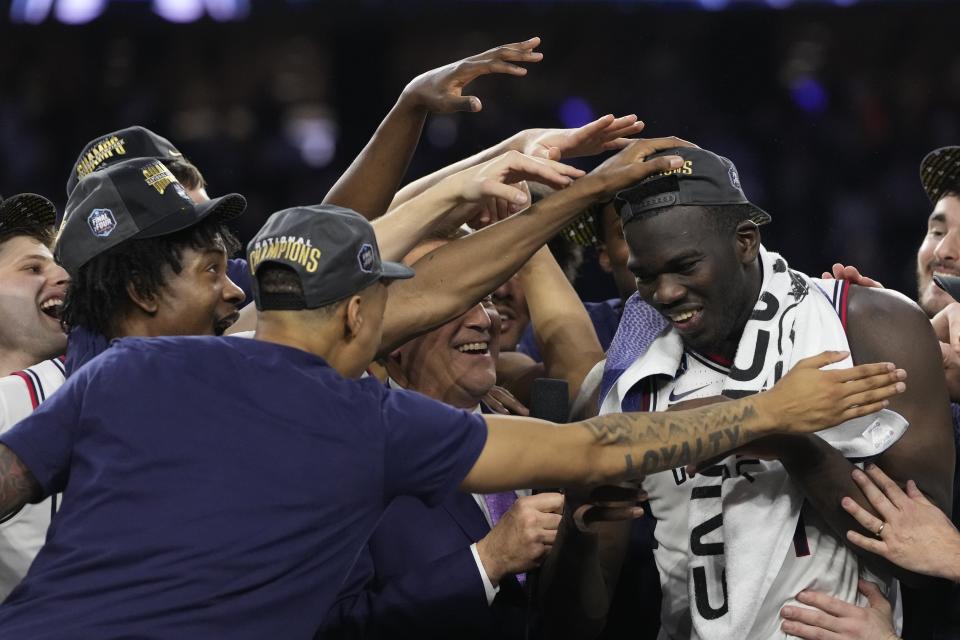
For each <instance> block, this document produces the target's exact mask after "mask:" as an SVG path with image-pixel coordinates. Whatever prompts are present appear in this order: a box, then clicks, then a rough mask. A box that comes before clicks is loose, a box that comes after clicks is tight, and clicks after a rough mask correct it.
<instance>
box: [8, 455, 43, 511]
mask: <svg viewBox="0 0 960 640" xmlns="http://www.w3.org/2000/svg"><path fill="white" fill-rule="evenodd" d="M42 493H43V492H42V490H41V489H40V485H39V484H38V483H37V481H36V480H35V479H34V477H33V474H32V473H30V471H29V470H28V469H27V467H26V466H24V464H23V462H21V461H20V458H18V457H17V454H15V453H14V452H13V451H11V450H10V449H9V448H7V447H6V446H4V445H2V444H0V519H2V518H4V517H6V515H7V514H9V513H11V512H13V511H16V510H17V509H19V508H20V507H22V506H23V505H25V504H27V503H28V502H35V501H36V500H38V499H39V498H40V496H41V495H42Z"/></svg>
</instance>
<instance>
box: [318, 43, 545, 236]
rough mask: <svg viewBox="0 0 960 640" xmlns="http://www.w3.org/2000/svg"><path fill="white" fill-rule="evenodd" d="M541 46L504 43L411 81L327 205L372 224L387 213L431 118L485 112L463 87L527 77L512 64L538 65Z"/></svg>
mask: <svg viewBox="0 0 960 640" xmlns="http://www.w3.org/2000/svg"><path fill="white" fill-rule="evenodd" d="M539 44H540V39H539V38H531V39H530V40H527V41H525V42H517V43H513V44H506V45H502V46H500V47H496V48H494V49H490V50H489V51H484V52H483V53H479V54H477V55H475V56H471V57H469V58H465V59H463V60H458V61H457V62H453V63H451V64H448V65H446V66H443V67H440V68H438V69H433V70H431V71H428V72H426V73H424V74H422V75H420V76H417V77H416V78H414V79H413V80H411V81H410V84H408V85H407V86H406V88H405V89H404V90H403V93H402V94H401V95H400V98H399V100H397V103H396V105H394V107H393V108H392V109H391V110H390V113H388V114H387V117H386V118H384V120H383V122H382V123H380V126H379V127H378V128H377V130H376V132H375V133H374V134H373V137H372V138H370V142H368V143H367V146H366V147H364V148H363V150H362V151H361V152H360V155H358V156H357V157H356V159H355V160H354V161H353V163H352V164H351V165H350V166H349V167H348V168H347V170H346V171H345V172H344V173H343V175H342V176H340V179H339V180H337V182H336V184H334V185H333V187H332V188H331V189H330V191H329V193H327V195H326V197H325V198H324V199H323V203H324V204H336V205H339V206H341V207H347V208H349V209H353V210H354V211H356V212H358V213H360V214H361V215H363V216H364V217H365V218H367V219H368V220H373V219H375V218H378V217H379V216H381V215H383V214H384V213H385V212H386V211H387V207H388V206H389V205H390V201H391V200H392V199H393V197H394V194H395V193H396V191H397V188H398V187H399V186H400V181H401V180H402V179H403V175H404V174H405V173H406V171H407V166H408V165H409V164H410V159H411V157H413V152H414V150H415V149H416V147H417V142H418V141H419V140H420V132H421V130H422V129H423V124H424V122H425V121H426V118H427V114H429V113H453V112H456V111H473V112H476V111H480V109H481V108H482V106H481V103H480V100H479V99H478V98H476V97H475V96H464V95H462V91H463V89H464V87H465V86H466V85H467V84H468V83H470V82H471V81H473V80H474V79H476V78H478V77H480V76H482V75H486V74H490V73H506V74H510V75H514V76H522V75H525V74H526V72H527V70H526V69H525V68H523V67H521V66H518V65H516V64H513V63H514V62H539V61H540V60H541V59H542V58H543V54H541V53H538V52H535V51H533V49H535V48H536V47H537V46H539ZM491 157H492V156H491Z"/></svg>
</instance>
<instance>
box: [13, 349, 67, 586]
mask: <svg viewBox="0 0 960 640" xmlns="http://www.w3.org/2000/svg"><path fill="white" fill-rule="evenodd" d="M64 379H65V378H64V368H63V362H61V361H60V360H59V359H53V360H45V361H43V362H41V363H40V364H37V365H35V366H33V367H29V368H27V369H24V370H23V371H17V372H15V373H13V374H11V375H9V376H5V377H3V378H0V433H2V432H4V431H6V430H7V429H9V428H10V427H12V426H13V425H15V424H16V423H17V422H19V421H20V420H22V419H23V418H26V417H27V416H28V415H30V413H31V412H32V411H33V410H34V409H36V408H37V406H38V405H39V404H40V403H41V402H43V401H44V400H46V399H47V398H48V397H49V396H50V394H52V393H53V392H55V391H56V390H57V389H59V388H60V387H61V386H62V385H63V382H64ZM56 500H57V497H56V496H53V497H51V498H47V499H46V500H44V501H43V502H41V503H39V504H28V505H24V507H23V508H22V509H21V510H20V511H18V512H17V513H16V514H14V515H13V516H11V517H8V518H7V519H6V520H4V521H3V522H2V523H0V601H2V600H3V599H4V598H6V597H7V595H8V594H9V593H10V591H12V590H13V588H14V587H15V586H17V584H19V583H20V580H21V579H22V578H23V576H25V575H26V573H27V569H29V568H30V563H31V562H33V558H34V556H36V555H37V552H38V551H40V547H42V546H43V543H44V541H45V540H46V538H47V528H48V527H49V526H50V518H51V517H52V515H53V512H54V511H56Z"/></svg>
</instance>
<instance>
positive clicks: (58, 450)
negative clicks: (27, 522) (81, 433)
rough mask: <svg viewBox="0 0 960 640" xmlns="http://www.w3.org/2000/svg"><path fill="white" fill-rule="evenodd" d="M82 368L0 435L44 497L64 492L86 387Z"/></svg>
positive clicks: (85, 376)
mask: <svg viewBox="0 0 960 640" xmlns="http://www.w3.org/2000/svg"><path fill="white" fill-rule="evenodd" d="M89 370H90V368H89V367H88V368H86V369H84V370H82V371H80V372H78V373H77V375H75V376H72V377H71V378H69V379H68V380H67V381H66V382H65V383H64V385H63V386H62V387H60V389H59V390H58V391H57V392H56V393H55V394H53V395H52V396H50V397H49V398H47V399H46V400H45V401H43V402H42V403H41V404H40V406H39V407H37V408H36V409H35V410H34V412H33V413H31V414H30V415H29V416H27V417H26V418H24V419H23V420H21V421H20V422H18V423H17V424H15V425H14V426H13V427H12V428H11V429H10V430H9V431H7V432H6V433H4V434H3V435H0V443H3V444H4V445H6V446H7V447H9V448H10V449H11V450H12V451H13V452H14V453H15V454H17V457H18V458H20V460H21V462H23V464H24V465H26V467H27V469H29V470H30V473H31V474H32V475H33V477H34V478H35V479H36V481H37V482H38V483H40V487H41V488H42V489H43V494H44V496H49V495H52V494H54V493H60V492H62V491H63V490H64V488H66V484H67V478H68V477H69V475H70V474H69V471H70V458H71V455H72V453H73V443H74V439H75V437H76V433H77V429H78V423H79V421H80V412H81V402H82V398H83V396H84V390H85V388H86V386H87V375H85V374H86V373H88V372H89Z"/></svg>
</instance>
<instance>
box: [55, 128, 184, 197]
mask: <svg viewBox="0 0 960 640" xmlns="http://www.w3.org/2000/svg"><path fill="white" fill-rule="evenodd" d="M182 157H183V154H182V153H180V152H179V151H177V148H176V147H174V146H173V144H171V143H170V141H169V140H167V139H166V138H163V137H161V136H158V135H157V134H155V133H154V132H153V131H150V130H149V129H145V128H144V127H139V126H138V127H127V128H126V129H120V130H119V131H114V132H113V133H108V134H107V135H105V136H100V137H99V138H94V139H93V140H91V141H90V142H88V143H87V146H85V147H84V148H83V151H81V152H80V157H79V158H77V161H76V162H75V163H74V164H73V169H72V170H71V171H70V177H68V178H67V197H68V198H69V197H70V194H71V193H73V190H74V189H75V188H76V187H77V183H78V182H80V179H81V178H85V177H87V176H88V175H90V174H91V173H93V172H94V171H96V170H97V169H102V168H104V167H109V166H110V165H112V164H116V163H117V162H122V161H124V160H131V159H133V158H155V159H157V160H172V159H174V158H182Z"/></svg>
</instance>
